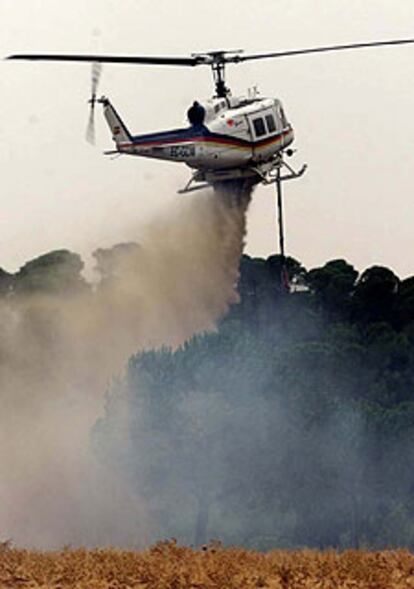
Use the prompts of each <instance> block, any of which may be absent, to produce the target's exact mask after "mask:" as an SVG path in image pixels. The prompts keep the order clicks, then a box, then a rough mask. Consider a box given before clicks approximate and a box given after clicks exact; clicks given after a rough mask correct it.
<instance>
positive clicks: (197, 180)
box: [178, 155, 307, 194]
mask: <svg viewBox="0 0 414 589" xmlns="http://www.w3.org/2000/svg"><path fill="white" fill-rule="evenodd" d="M282 169H285V170H287V173H285V174H284V175H283V174H282V173H281V170H282ZM306 170H307V165H306V164H305V165H304V166H302V168H301V169H300V170H298V171H295V170H294V169H293V168H292V167H291V166H290V165H289V164H287V163H286V162H285V160H284V159H283V155H279V156H277V157H276V158H274V159H273V160H271V161H270V162H265V163H262V164H258V165H257V166H254V167H253V166H251V167H248V168H236V169H234V168H232V169H228V170H205V171H201V170H197V171H196V172H195V173H194V174H193V175H192V177H191V178H190V180H189V181H188V183H187V184H186V186H184V188H182V189H181V190H179V191H178V193H179V194H187V193H189V192H195V191H196V190H204V189H205V188H209V187H211V186H214V185H215V184H217V183H225V182H234V181H237V180H241V181H242V180H246V179H252V180H253V182H254V183H257V184H259V183H262V184H265V185H269V184H275V183H279V182H284V181H285V180H293V179H295V178H300V177H301V176H303V174H304V173H305V172H306ZM193 184H196V185H195V186H193ZM197 184H198V185H197Z"/></svg>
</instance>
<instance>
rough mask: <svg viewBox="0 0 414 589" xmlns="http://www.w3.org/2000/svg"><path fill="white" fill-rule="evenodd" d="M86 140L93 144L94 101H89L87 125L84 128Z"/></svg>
mask: <svg viewBox="0 0 414 589" xmlns="http://www.w3.org/2000/svg"><path fill="white" fill-rule="evenodd" d="M86 141H87V142H88V143H90V144H91V145H95V103H91V110H90V112H89V121H88V127H87V129H86Z"/></svg>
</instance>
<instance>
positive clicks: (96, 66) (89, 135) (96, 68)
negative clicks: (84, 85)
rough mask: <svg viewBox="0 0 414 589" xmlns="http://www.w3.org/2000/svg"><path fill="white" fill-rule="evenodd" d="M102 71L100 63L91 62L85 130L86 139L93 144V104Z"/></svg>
mask: <svg viewBox="0 0 414 589" xmlns="http://www.w3.org/2000/svg"><path fill="white" fill-rule="evenodd" d="M101 73H102V64H100V63H93V64H92V84H91V97H90V99H89V104H90V105H91V109H90V112H89V121H88V127H87V130H86V140H87V141H88V142H89V143H90V144H91V145H95V104H96V93H97V90H98V84H99V80H100V77H101Z"/></svg>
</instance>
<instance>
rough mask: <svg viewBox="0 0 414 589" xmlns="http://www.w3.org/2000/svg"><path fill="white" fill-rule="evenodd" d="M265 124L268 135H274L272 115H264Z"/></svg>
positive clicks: (274, 125)
mask: <svg viewBox="0 0 414 589" xmlns="http://www.w3.org/2000/svg"><path fill="white" fill-rule="evenodd" d="M266 124H267V130H268V131H269V133H274V132H275V131H276V123H275V119H274V116H273V115H266Z"/></svg>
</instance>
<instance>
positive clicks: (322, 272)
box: [93, 256, 414, 549]
mask: <svg viewBox="0 0 414 589" xmlns="http://www.w3.org/2000/svg"><path fill="white" fill-rule="evenodd" d="M280 274H281V265H280V258H278V257H272V258H270V259H268V260H267V261H265V260H260V259H251V258H249V257H248V256H243V258H242V261H241V277H240V282H239V291H240V297H241V299H240V303H239V304H238V305H235V306H234V307H233V308H232V309H231V310H230V312H229V313H228V315H227V316H226V317H224V318H222V320H221V321H220V324H219V327H218V331H217V332H216V333H208V334H200V335H197V336H195V337H194V338H193V339H192V340H191V341H189V342H187V343H185V344H184V345H183V346H182V347H181V348H179V349H177V350H171V349H165V348H164V349H160V350H153V351H147V352H144V353H139V354H137V355H136V356H134V357H132V358H131V359H130V361H129V364H128V370H127V375H126V377H125V379H123V380H122V381H119V382H115V383H114V384H113V386H112V388H111V390H110V392H109V394H108V398H107V407H106V412H105V415H104V416H103V418H102V419H101V420H100V421H99V422H98V423H97V424H96V426H95V428H94V431H93V442H94V445H95V448H96V452H97V454H98V455H99V457H100V459H101V460H102V461H103V462H105V463H106V464H107V465H108V467H109V468H111V469H115V470H116V471H117V472H118V474H119V475H120V476H123V477H124V478H126V479H127V480H128V481H129V483H130V485H131V488H133V489H135V491H136V492H137V494H138V495H141V496H143V497H145V498H146V501H147V504H148V506H149V510H150V514H151V516H152V521H153V522H155V530H154V538H153V539H156V538H163V537H169V536H174V537H178V538H179V539H180V540H182V541H184V542H188V543H192V542H194V541H195V542H196V543H199V542H204V541H206V540H207V539H208V538H209V537H219V538H221V539H222V540H223V541H225V542H227V543H237V544H240V543H244V544H245V545H247V546H254V547H255V548H263V549H268V548H270V547H276V546H278V547H280V546H285V547H293V546H315V547H329V546H334V547H346V546H354V547H359V546H372V547H383V546H398V545H403V546H408V547H410V548H414V471H413V469H412V464H413V463H414V327H413V319H414V279H406V280H404V281H402V282H400V280H399V279H398V278H397V277H396V276H395V274H394V273H393V272H391V271H390V270H388V269H386V268H382V267H373V268H370V269H368V270H367V271H365V272H364V273H363V274H362V275H361V277H360V278H359V279H358V274H357V272H356V271H355V270H354V268H353V267H352V266H351V265H350V264H348V263H347V262H345V261H344V260H333V261H332V262H328V263H327V264H325V266H323V267H321V268H316V269H313V270H311V271H309V272H306V270H305V269H304V268H303V267H302V266H301V265H300V264H299V263H298V262H296V261H295V260H292V259H290V260H289V274H290V278H291V280H292V281H294V283H295V284H296V285H297V286H300V288H294V289H292V292H291V293H290V294H284V293H283V289H281V288H280V284H281V283H280Z"/></svg>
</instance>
